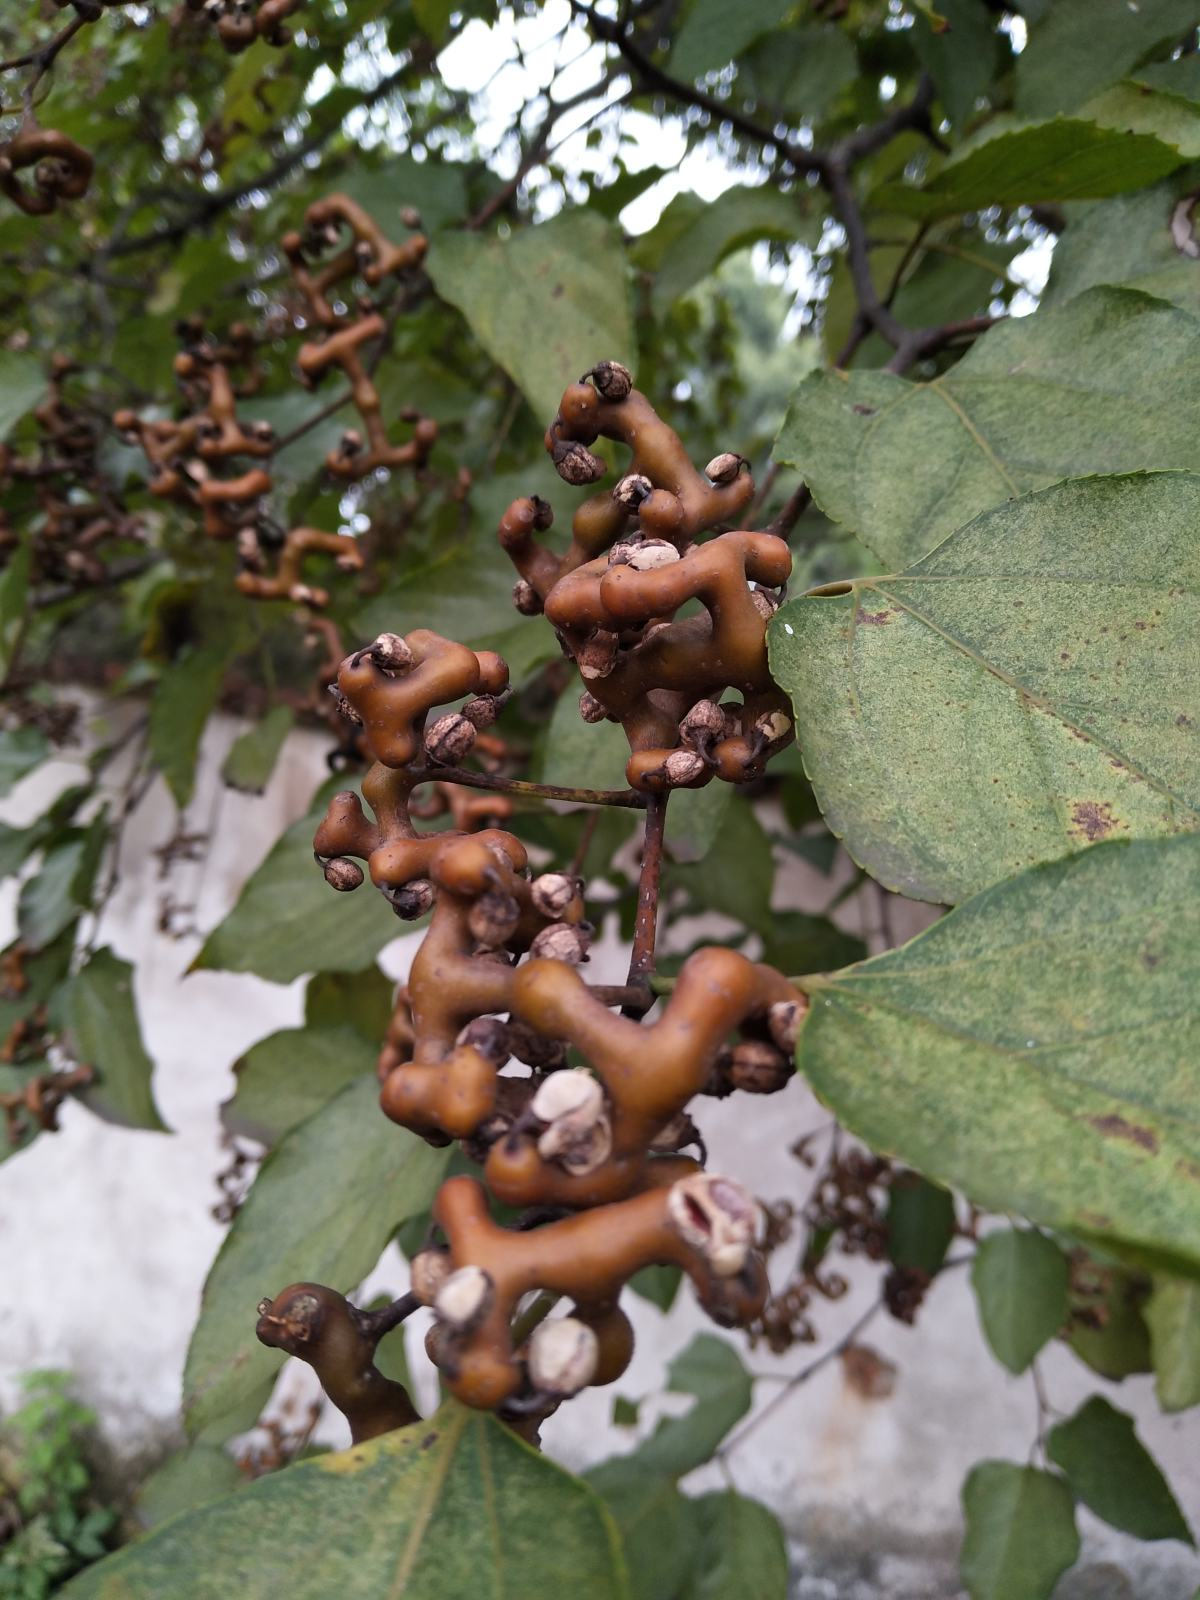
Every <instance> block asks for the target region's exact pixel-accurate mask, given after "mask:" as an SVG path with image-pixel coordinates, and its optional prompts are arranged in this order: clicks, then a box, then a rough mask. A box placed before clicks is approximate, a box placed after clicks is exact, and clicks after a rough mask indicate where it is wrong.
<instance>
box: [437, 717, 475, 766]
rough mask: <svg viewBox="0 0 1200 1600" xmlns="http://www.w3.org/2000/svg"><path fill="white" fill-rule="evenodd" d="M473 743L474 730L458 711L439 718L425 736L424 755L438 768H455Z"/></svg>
mask: <svg viewBox="0 0 1200 1600" xmlns="http://www.w3.org/2000/svg"><path fill="white" fill-rule="evenodd" d="M474 743H475V728H474V726H473V724H472V723H470V722H468V721H467V719H466V717H464V716H463V715H462V714H461V713H460V712H458V711H451V712H449V713H448V714H447V715H446V716H444V717H439V718H438V719H437V721H436V722H435V723H434V725H433V727H432V728H430V729H429V730H428V732H427V733H426V735H425V753H426V755H427V756H428V757H429V759H430V760H431V761H434V762H436V763H437V764H438V765H439V766H443V767H455V766H457V765H458V763H459V762H460V761H461V760H462V758H463V757H464V756H465V755H466V754H467V752H468V751H469V750H470V749H471V747H472V745H474Z"/></svg>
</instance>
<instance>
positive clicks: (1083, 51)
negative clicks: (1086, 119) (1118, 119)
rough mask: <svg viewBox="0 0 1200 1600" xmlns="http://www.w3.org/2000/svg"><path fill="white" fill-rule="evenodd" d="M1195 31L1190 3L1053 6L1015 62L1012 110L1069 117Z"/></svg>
mask: <svg viewBox="0 0 1200 1600" xmlns="http://www.w3.org/2000/svg"><path fill="white" fill-rule="evenodd" d="M1195 26H1196V8H1195V6H1194V5H1193V4H1192V3H1191V0H1138V3H1137V4H1136V5H1096V4H1095V0H1054V4H1053V5H1052V6H1051V7H1050V8H1049V10H1048V11H1047V13H1046V15H1045V16H1044V17H1043V18H1042V20H1041V21H1039V22H1038V23H1037V24H1036V25H1035V26H1034V27H1033V28H1031V30H1030V32H1029V38H1028V41H1027V43H1026V45H1025V48H1024V50H1023V51H1022V52H1021V54H1020V56H1018V58H1017V105H1018V107H1019V108H1020V110H1021V111H1022V112H1023V113H1024V114H1025V115H1026V116H1048V115H1050V114H1051V113H1053V112H1055V111H1072V110H1074V109H1075V107H1076V106H1079V105H1082V104H1083V102H1084V101H1085V100H1087V99H1088V98H1089V97H1090V96H1091V95H1094V94H1096V93H1098V92H1099V91H1100V90H1101V89H1103V88H1105V87H1106V85H1108V84H1110V83H1114V82H1115V81H1116V80H1117V79H1118V78H1120V77H1123V76H1124V75H1125V73H1126V72H1128V71H1129V69H1130V68H1131V67H1132V66H1134V65H1135V64H1136V63H1137V62H1138V61H1140V60H1141V59H1142V57H1143V56H1145V55H1146V54H1147V53H1148V52H1149V51H1151V50H1153V49H1154V48H1155V47H1156V46H1157V45H1159V44H1162V43H1164V42H1165V41H1166V40H1168V39H1171V40H1174V39H1176V38H1182V36H1183V35H1184V33H1186V32H1187V30H1188V29H1189V28H1194V27H1195ZM1084 40H1086V46H1084V45H1083V44H1082V41H1084Z"/></svg>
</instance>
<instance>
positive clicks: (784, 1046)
mask: <svg viewBox="0 0 1200 1600" xmlns="http://www.w3.org/2000/svg"><path fill="white" fill-rule="evenodd" d="M807 1011H808V1005H807V1003H806V1002H805V1001H803V1000H777V1001H776V1002H775V1004H774V1005H773V1006H771V1007H770V1009H769V1010H768V1012H767V1027H768V1028H769V1029H770V1031H771V1037H772V1039H774V1041H775V1043H776V1044H777V1045H778V1046H779V1048H780V1049H781V1050H782V1051H783V1052H784V1054H785V1055H786V1056H788V1057H791V1056H792V1055H794V1054H795V1050H796V1040H797V1039H798V1038H799V1037H800V1024H801V1023H802V1022H803V1021H804V1018H805V1015H806V1014H807Z"/></svg>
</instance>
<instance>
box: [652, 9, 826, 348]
mask: <svg viewBox="0 0 1200 1600" xmlns="http://www.w3.org/2000/svg"><path fill="white" fill-rule="evenodd" d="M721 9H722V11H723V12H724V14H725V16H726V17H728V16H729V14H730V13H729V8H728V6H727V5H726V4H725V0H721ZM775 9H776V10H777V9H778V7H777V6H775ZM801 235H807V239H806V242H808V243H810V244H813V245H815V244H816V242H817V239H818V237H819V235H820V221H819V219H817V220H815V221H812V220H806V218H805V216H804V214H803V212H802V210H801V201H800V200H799V199H798V198H797V196H796V195H795V194H794V193H793V194H782V193H780V191H779V190H778V189H776V188H775V187H774V186H773V185H771V184H765V185H764V186H763V187H762V188H760V189H749V188H740V189H727V190H726V191H725V193H724V194H723V195H721V196H719V197H718V198H717V199H716V200H714V201H713V202H712V204H711V205H707V206H705V207H704V208H703V209H702V210H701V211H700V212H699V214H698V215H697V217H696V218H695V220H694V221H693V222H692V223H691V224H690V226H688V227H686V228H684V229H683V231H682V232H681V233H679V234H677V235H676V237H675V238H673V239H672V241H671V245H670V247H669V249H668V250H667V251H666V252H665V254H664V256H663V260H662V265H661V266H660V267H659V270H658V276H657V278H656V279H655V283H654V290H653V294H652V303H653V308H654V311H655V314H656V315H657V316H660V317H662V316H665V315H666V314H667V312H668V311H669V310H670V309H671V307H672V305H674V303H675V301H676V300H678V299H679V297H680V296H681V295H684V294H686V293H687V292H688V290H689V289H691V288H692V287H693V286H694V285H695V284H697V283H699V282H700V280H701V279H702V278H706V277H707V276H708V274H709V273H710V272H714V271H715V270H716V268H717V267H719V266H720V264H721V262H722V261H724V259H725V257H726V256H728V255H731V254H732V253H733V251H735V250H739V249H741V248H742V246H743V245H747V244H752V243H753V242H754V241H755V240H756V239H782V240H785V241H786V242H787V243H789V244H794V243H795V242H797V240H798V238H799V237H800V236H801Z"/></svg>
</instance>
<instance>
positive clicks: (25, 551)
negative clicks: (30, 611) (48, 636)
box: [0, 544, 33, 679]
mask: <svg viewBox="0 0 1200 1600" xmlns="http://www.w3.org/2000/svg"><path fill="white" fill-rule="evenodd" d="M32 554H33V547H32V546H31V545H28V544H22V545H18V546H17V548H16V549H15V550H14V551H13V552H12V554H11V555H10V557H9V561H8V565H7V566H6V567H5V569H4V571H3V572H2V573H0V679H3V678H4V677H6V676H7V674H8V671H9V668H10V667H11V666H12V663H13V660H14V656H15V652H16V649H17V646H18V645H19V643H20V641H21V636H22V634H23V633H24V631H25V598H26V595H27V594H28V592H29V564H30V561H31V559H32Z"/></svg>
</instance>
